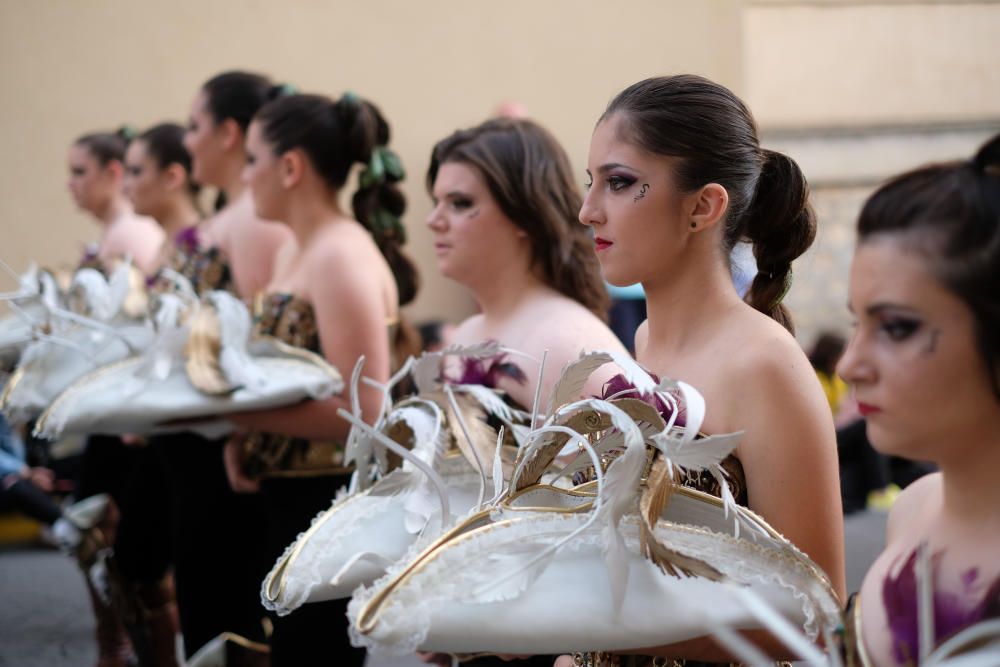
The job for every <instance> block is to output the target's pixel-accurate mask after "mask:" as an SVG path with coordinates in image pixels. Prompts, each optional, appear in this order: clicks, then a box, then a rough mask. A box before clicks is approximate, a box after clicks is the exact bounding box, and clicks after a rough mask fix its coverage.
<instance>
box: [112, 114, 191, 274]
mask: <svg viewBox="0 0 1000 667" xmlns="http://www.w3.org/2000/svg"><path fill="white" fill-rule="evenodd" d="M124 190H125V195H126V196H127V197H128V198H129V200H131V202H132V206H133V208H134V209H135V212H136V213H138V214H139V215H145V216H149V217H151V218H153V219H154V220H156V222H157V223H159V225H160V227H161V228H162V229H163V232H164V234H165V236H166V239H165V240H164V243H163V247H162V248H161V250H160V253H159V257H158V259H159V260H160V261H159V264H161V265H162V264H163V263H164V262H165V261H166V260H167V259H168V257H169V255H170V253H171V249H172V248H173V246H174V243H175V241H176V240H177V237H178V236H179V235H180V234H181V233H182V232H184V230H185V229H187V228H189V227H193V226H194V225H196V224H198V222H199V221H200V220H201V217H202V215H201V211H200V210H199V207H198V193H199V192H200V191H201V186H200V185H199V184H198V183H196V182H195V181H194V180H193V179H192V177H191V155H190V154H189V153H188V152H187V150H186V149H185V148H184V128H183V127H182V126H181V125H178V124H176V123H161V124H159V125H155V126H153V127H151V128H150V129H148V130H146V131H145V132H143V133H142V134H140V135H139V136H138V137H136V139H135V140H134V141H133V142H132V143H131V144H129V147H128V150H127V151H126V153H125V180H124Z"/></svg>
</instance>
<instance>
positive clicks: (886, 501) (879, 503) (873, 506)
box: [868, 484, 902, 512]
mask: <svg viewBox="0 0 1000 667" xmlns="http://www.w3.org/2000/svg"><path fill="white" fill-rule="evenodd" d="M900 491H902V489H900V488H899V487H898V486H897V485H895V484H890V485H889V486H887V487H885V488H884V489H879V490H878V491H872V492H871V493H869V494H868V509H870V510H878V511H880V512H888V511H889V510H890V509H892V505H893V503H895V502H896V498H898V497H899V492H900Z"/></svg>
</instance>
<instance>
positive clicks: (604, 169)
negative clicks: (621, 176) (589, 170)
mask: <svg viewBox="0 0 1000 667" xmlns="http://www.w3.org/2000/svg"><path fill="white" fill-rule="evenodd" d="M615 169H628V170H629V171H635V169H633V168H632V167H630V166H628V165H627V164H622V163H620V162H608V163H607V164H602V165H601V166H600V167H598V168H597V171H599V172H600V173H602V174H606V173H608V172H609V171H614V170H615Z"/></svg>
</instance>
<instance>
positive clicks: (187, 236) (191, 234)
mask: <svg viewBox="0 0 1000 667" xmlns="http://www.w3.org/2000/svg"><path fill="white" fill-rule="evenodd" d="M174 245H176V246H177V247H178V248H180V249H181V250H183V251H184V252H187V253H192V252H194V251H195V250H197V249H198V227H197V226H196V225H192V226H191V227H185V228H184V229H182V230H181V231H180V232H178V234H177V236H175V237H174Z"/></svg>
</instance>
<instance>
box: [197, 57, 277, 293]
mask: <svg viewBox="0 0 1000 667" xmlns="http://www.w3.org/2000/svg"><path fill="white" fill-rule="evenodd" d="M285 89H286V87H285V86H280V85H274V84H272V83H271V81H270V80H269V79H268V78H267V77H264V76H261V75H259V74H253V73H250V72H224V73H222V74H219V75H217V76H214V77H212V78H211V79H209V80H208V81H206V82H205V84H204V85H203V86H202V87H201V89H200V90H199V92H198V94H197V96H196V97H195V99H194V101H193V102H192V104H191V112H190V117H189V120H188V127H187V132H186V134H185V135H184V147H185V148H187V150H188V152H189V153H190V154H191V159H192V173H191V176H192V178H193V179H194V180H195V181H196V182H198V183H201V184H202V185H209V186H212V187H214V188H216V189H217V190H218V191H219V193H220V195H222V200H223V202H224V205H223V206H221V207H220V208H219V210H218V211H216V213H215V215H213V216H211V217H210V218H209V219H208V220H206V221H205V222H204V223H203V224H202V225H200V226H199V228H198V234H197V239H193V240H192V241H193V242H194V243H195V244H196V246H197V247H198V248H199V249H200V250H201V252H202V253H203V254H205V255H207V256H209V257H211V258H213V259H215V261H216V262H217V263H218V264H219V265H220V270H221V268H222V267H223V266H224V268H225V271H226V272H227V273H228V274H229V277H230V279H231V280H232V282H233V284H234V289H233V291H235V292H236V294H238V295H239V296H240V297H241V298H242V299H244V300H245V301H249V300H251V299H252V298H253V297H254V295H255V294H257V293H258V292H260V291H261V290H262V289H264V287H265V286H266V285H267V283H268V281H269V280H270V278H271V273H272V271H273V269H274V261H275V255H276V252H277V249H278V247H279V246H281V244H282V243H284V242H285V241H287V240H288V239H289V238H290V234H289V233H288V230H287V229H286V228H285V227H284V226H282V225H278V224H275V223H274V222H269V221H266V220H264V219H262V218H259V217H258V216H257V214H256V213H255V212H254V209H253V202H252V201H251V198H250V192H249V191H248V190H247V189H246V187H245V186H244V184H243V181H242V178H241V174H242V173H243V167H244V166H245V165H246V159H247V156H246V151H245V149H244V143H245V141H246V132H247V127H248V126H249V124H250V119H251V118H252V117H253V115H254V114H255V113H256V112H257V110H258V109H260V108H261V107H262V106H264V104H266V103H267V102H268V101H269V100H272V99H275V98H276V97H278V96H280V95H282V94H283V93H284V91H285Z"/></svg>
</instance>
